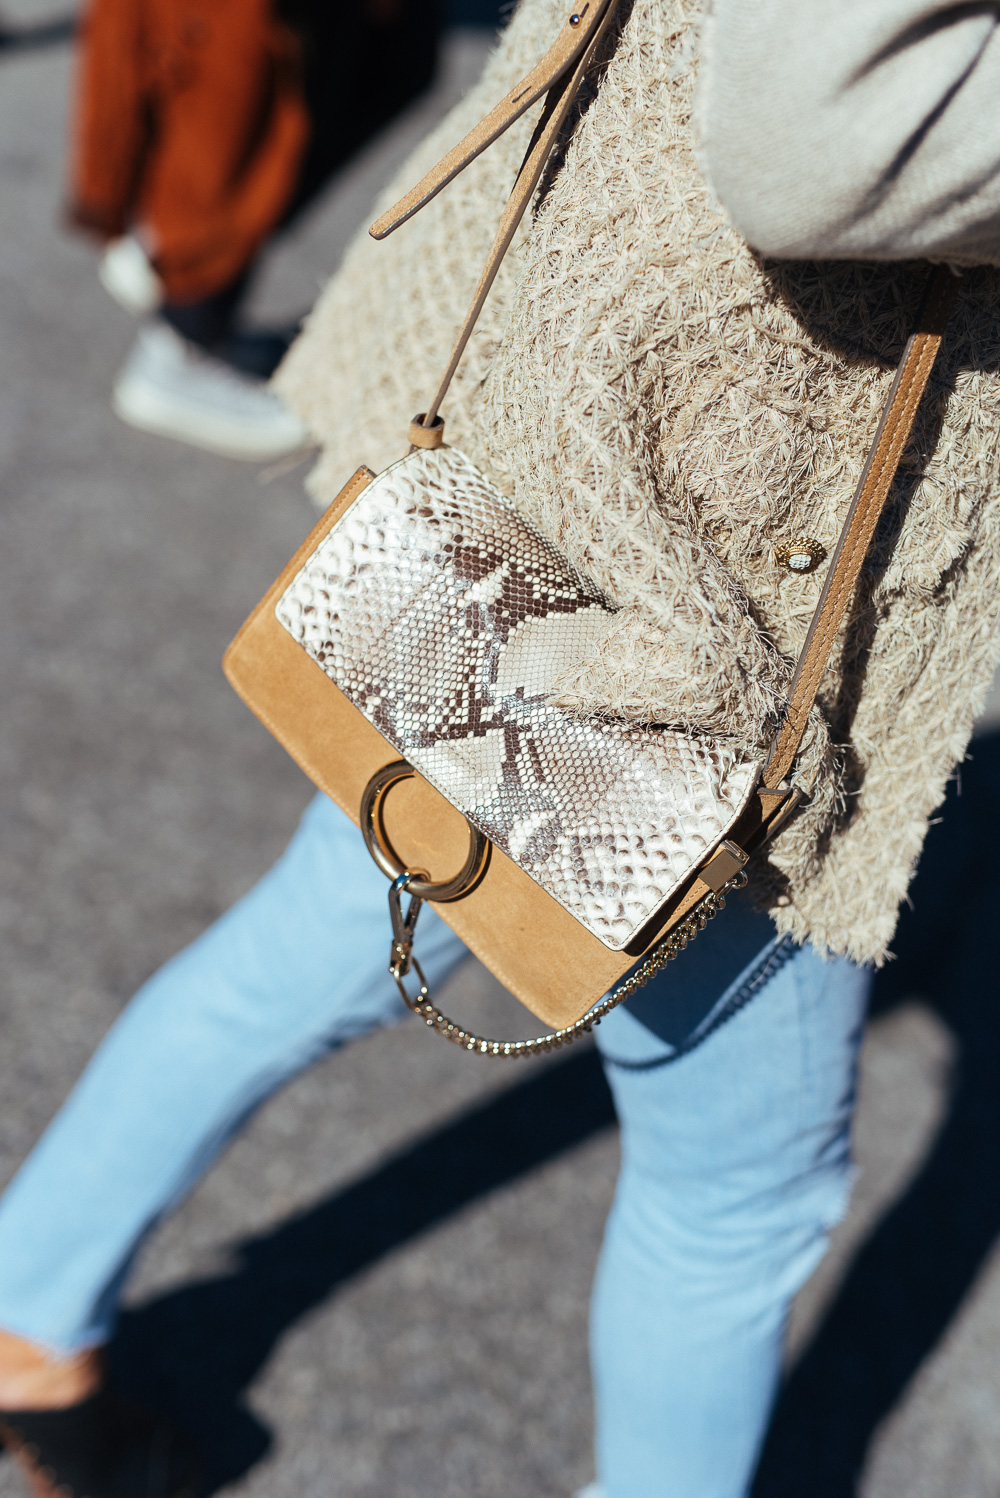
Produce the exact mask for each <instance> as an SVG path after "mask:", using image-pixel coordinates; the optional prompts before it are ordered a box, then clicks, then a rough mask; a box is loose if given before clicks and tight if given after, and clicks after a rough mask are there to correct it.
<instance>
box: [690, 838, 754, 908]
mask: <svg viewBox="0 0 1000 1498" xmlns="http://www.w3.org/2000/svg"><path fill="white" fill-rule="evenodd" d="M749 857H750V855H749V854H748V853H744V851H743V849H742V848H741V847H740V846H739V844H738V843H734V842H731V841H730V839H729V838H726V839H725V841H724V842H721V843H720V844H719V846H718V848H716V850H715V852H714V853H713V855H712V857H711V858H710V859H709V860H708V863H706V864H705V865H704V867H703V868H700V869H699V870H698V878H699V879H700V880H701V882H702V884H707V885H708V887H709V889H714V890H715V892H716V894H718V893H719V892H720V890H723V889H725V887H726V885H727V884H730V883H731V882H732V881H733V880H734V879H736V878H737V877H738V876H739V875H740V874H742V873H743V869H744V867H745V866H746V864H747V862H748V861H749ZM742 883H744V884H745V883H746V875H745V874H744V875H743V880H742Z"/></svg>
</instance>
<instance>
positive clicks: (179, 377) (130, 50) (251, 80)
mask: <svg viewBox="0 0 1000 1498" xmlns="http://www.w3.org/2000/svg"><path fill="white" fill-rule="evenodd" d="M284 4H285V9H283V10H279V8H278V3H277V0H212V4H211V5H207V4H206V3H205V0H89V7H88V9H87V12H86V14H85V18H84V22H83V27H82V33H81V40H82V47H81V58H80V67H79V73H78V85H77V100H76V112H75V126H74V139H73V148H72V159H71V167H70V200H69V218H70V221H71V222H72V223H73V224H75V225H76V226H77V227H79V228H81V229H83V230H85V231H87V232H89V233H90V234H92V235H94V236H96V237H97V238H98V239H99V240H100V241H101V242H102V243H103V245H104V247H105V249H104V257H103V260H102V266H101V279H102V281H103V282H104V284H105V286H106V287H107V288H108V290H109V291H111V293H112V295H114V296H115V297H116V298H117V299H118V300H119V301H121V302H123V304H125V305H126V306H128V307H129V308H130V309H131V310H133V311H140V312H147V313H154V314H155V315H154V316H152V317H151V318H150V320H149V321H148V322H146V324H145V325H144V326H143V327H142V328H141V330H140V333H139V336H138V339H137V341H136V344H135V347H134V348H133V350H132V352H131V354H130V355H129V358H128V360H127V362H126V364H125V366H124V368H123V370H122V371H121V374H120V375H119V378H118V380H117V383H116V385H115V388H114V393H113V396H112V404H113V406H114V408H115V410H116V411H117V413H118V415H119V416H120V417H122V419H123V420H125V421H127V422H129V423H130V424H131V425H133V426H137V427H140V428H142V429H144V430H148V431H155V432H159V433H162V434H165V435H168V436H172V437H175V438H179V439H180V440H182V441H186V442H190V443H194V444H195V445H197V446H200V447H205V448H208V449H210V450H212V451H216V452H222V453H225V454H228V455H230V456H236V457H246V458H268V457H274V456H278V455H280V454H281V453H284V452H288V451H291V450H293V449H294V448H296V447H298V446H300V445H301V444H302V443H303V441H304V440H305V431H304V429H303V428H302V426H301V424H300V423H299V421H298V420H297V418H295V417H294V416H292V414H291V412H289V411H288V410H286V408H285V407H284V406H283V405H282V403H281V401H280V400H279V398H278V397H277V396H276V395H275V394H274V393H273V392H272V391H270V390H269V389H268V388H267V386H266V384H265V377H266V376H267V375H269V374H270V373H271V370H272V368H273V366H274V364H275V363H276V361H277V358H278V357H279V356H280V353H281V352H282V351H283V344H282V342H281V340H280V339H277V338H275V337H271V338H270V339H267V338H260V337H258V338H257V339H256V340H253V339H250V338H248V337H247V336H246V335H242V336H241V335H240V334H239V333H238V332H237V331H236V330H235V327H234V321H235V315H236V313H237V311H238V308H239V304H240V302H241V300H242V297H243V294H244V292H245V290H246V288H247V285H248V282H249V279H250V275H251V272H252V268H253V265H254V262H255V261H256V259H257V257H258V255H259V253H260V251H261V249H262V247H263V245H264V244H265V242H266V241H267V239H268V238H269V236H270V235H271V234H272V233H273V232H274V231H275V230H276V229H277V228H279V227H280V226H281V225H282V224H283V223H284V222H287V221H288V219H289V218H290V216H291V215H293V214H294V213H295V212H297V211H299V209H301V207H302V206H303V205H304V203H305V202H306V201H307V200H308V199H309V198H310V197H311V196H312V195H314V194H315V192H316V191H317V190H318V188H319V187H320V186H322V185H323V183H324V182H325V180H326V178H327V177H328V176H329V174H330V172H331V170H332V169H333V167H334V166H336V165H339V164H340V162H342V161H343V160H344V159H346V157H347V156H349V155H350V154H351V153H352V151H353V150H355V149H357V147H358V146H359V145H360V144H361V143H362V142H363V140H364V138H365V137H366V136H367V135H369V134H370V133H371V132H372V130H373V129H375V128H377V127H378V125H380V124H382V123H383V122H384V121H385V119H387V118H389V117H391V115H392V114H393V113H395V112H396V111H397V110H398V109H399V108H400V107H401V105H402V104H404V103H406V102H407V101H408V99H409V98H412V97H413V96H414V94H416V93H418V92H419V91H420V90H421V89H422V88H423V87H424V86H425V85H426V83H427V82H428V81H429V79H430V77H431V75H432V73H433V68H434V62H435V58H436V47H437V37H438V29H439V28H438V26H437V18H436V14H435V13H434V11H433V9H432V7H433V4H434V0H355V3H354V4H353V5H350V6H339V5H338V6H337V7H335V8H334V7H330V6H329V5H328V4H324V3H323V0H284ZM332 9H335V10H336V15H331V14H329V12H330V11H331V10H332ZM415 43H416V44H415ZM374 62H377V64H378V68H379V73H378V76H379V78H380V88H379V89H378V90H371V89H370V88H369V89H368V90H367V93H363V92H362V90H361V88H360V85H359V81H358V80H359V75H362V74H367V73H368V69H369V67H370V66H371V65H372V63H374ZM373 95H374V98H373V97H372V96H373Z"/></svg>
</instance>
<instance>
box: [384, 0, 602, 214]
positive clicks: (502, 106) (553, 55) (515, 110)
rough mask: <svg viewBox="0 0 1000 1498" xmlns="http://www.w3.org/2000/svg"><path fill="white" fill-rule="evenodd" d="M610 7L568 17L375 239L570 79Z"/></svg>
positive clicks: (592, 0) (593, 2)
mask: <svg viewBox="0 0 1000 1498" xmlns="http://www.w3.org/2000/svg"><path fill="white" fill-rule="evenodd" d="M611 8H612V9H613V7H611ZM608 9H609V0H586V3H585V4H584V5H581V7H580V9H579V10H578V11H574V12H573V14H572V15H570V16H568V17H567V18H566V20H565V21H564V23H563V25H562V28H561V29H560V32H559V35H558V36H557V37H556V39H555V41H554V42H553V43H552V46H551V47H550V48H549V50H548V51H547V52H546V54H545V56H544V57H543V58H542V60H541V61H540V62H537V63H536V64H535V66H534V67H533V68H532V70H531V72H530V73H529V74H528V75H527V77H525V78H522V79H521V81H520V83H518V84H515V86H514V87H513V88H512V89H511V91H510V93H509V94H508V95H507V96H506V98H504V99H501V100H500V103H499V104H498V105H497V106H496V108H495V109H491V110H490V112H489V114H488V115H487V116H486V118H485V119H482V120H480V121H479V124H478V125H476V126H475V128H474V129H472V130H470V131H469V133H468V135H467V136H466V137H465V139H464V140H460V141H459V143H458V145H457V146H453V147H452V149H451V150H450V151H449V152H448V154H447V156H444V157H442V159H441V160H440V161H439V162H438V164H437V166H433V167H431V169H430V171H429V172H428V173H427V175H426V176H425V177H423V178H422V179H421V181H419V182H418V183H417V185H416V187H412V188H411V189H410V191H409V192H408V193H407V194H406V195H405V197H402V198H400V200H399V202H398V203H396V204H394V205H393V207H392V208H390V209H389V210H388V212H386V213H383V214H382V217H381V218H377V219H376V220H375V222H374V223H373V224H372V226H371V228H370V229H369V230H368V232H369V234H370V235H371V236H372V238H373V239H385V237H386V236H387V235H388V234H391V233H392V231H393V230H394V229H398V228H399V226H400V224H405V223H406V220H407V219H408V218H412V217H413V215H414V214H415V213H418V212H419V211H420V209H421V208H423V206H424V204H425V203H429V202H430V200H431V198H435V197H437V195H438V193H439V192H440V191H441V189H442V188H443V187H447V185H448V183H449V182H451V181H453V179H454V178H455V177H457V176H458V174H459V172H460V171H462V169H463V168H464V167H467V166H468V165H469V162H470V161H475V159H476V157H477V156H480V155H482V153H483V151H485V150H486V148H487V147H488V146H491V145H492V144H493V142H494V141H495V140H499V138H500V136H501V135H503V133H504V131H505V130H509V129H510V127H511V125H513V124H514V122H515V120H519V119H520V118H521V116H522V114H524V113H525V111H526V110H528V109H530V108H531V106H532V104H534V103H536V102H537V101H538V100H539V99H540V98H541V97H542V95H543V94H545V93H548V91H549V89H550V88H552V86H553V85H554V84H555V83H557V82H558V81H559V80H560V79H565V78H566V77H567V76H568V75H569V73H570V71H571V70H572V69H573V67H574V65H575V64H576V63H578V62H579V60H580V58H581V57H582V55H583V53H584V52H586V51H588V50H589V48H590V46H591V44H592V43H593V41H594V40H595V33H596V31H597V30H598V28H599V26H600V23H601V21H602V19H603V18H604V15H605V14H606V12H607V11H608Z"/></svg>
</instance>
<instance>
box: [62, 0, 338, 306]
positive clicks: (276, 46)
mask: <svg viewBox="0 0 1000 1498" xmlns="http://www.w3.org/2000/svg"><path fill="white" fill-rule="evenodd" d="M300 52H301V47H300V43H299V40H298V38H297V36H296V35H295V33H294V32H293V31H292V30H291V29H290V28H289V27H288V26H286V25H285V24H283V23H282V22H281V21H279V20H278V18H277V16H276V15H275V13H274V9H273V5H272V0H90V3H89V7H88V10H87V13H86V15H85V18H84V22H83V29H82V47H81V55H80V63H79V73H78V85H77V100H76V113H75V126H74V139H73V145H72V156H71V168H70V170H71V184H70V209H69V211H70V217H71V219H72V220H73V222H75V223H76V224H77V225H79V226H80V227H82V228H85V229H88V230H90V231H92V232H94V233H96V234H98V235H99V236H101V237H102V238H112V237H114V236H116V235H119V234H122V233H124V232H125V231H126V230H128V229H137V230H138V231H140V236H141V238H142V240H143V243H144V245H145V247H146V250H147V252H148V253H149V254H150V256H151V259H152V261H153V263H154V265H155V267H156V269H157V272H158V273H159V275H160V277H161V279H162V281H163V283H164V286H165V288H166V295H167V299H168V300H169V301H171V302H176V303H185V302H195V301H200V300H202V299H203V298H205V297H209V296H212V295H213V294H214V293H216V292H218V291H220V290H222V289H223V288H224V287H226V286H228V285H229V284H230V283H231V282H233V281H234V280H235V279H236V278H237V277H238V276H239V275H240V274H241V272H242V271H244V270H245V269H246V268H247V267H248V266H249V265H250V264H251V262H252V261H253V259H254V256H255V255H256V253H257V251H258V249H259V248H260V246H261V244H262V243H263V241H264V240H265V239H266V238H267V236H268V234H269V233H270V232H271V230H272V229H273V228H274V227H275V225H276V224H277V223H278V222H279V220H280V219H281V217H282V214H283V212H284V210H285V208H286V207H287V205H288V203H289V201H290V199H291V197H292V194H293V192H294V190H295V186H296V182H297V179H298V172H299V167H300V164H301V161H302V158H303V155H304V152H305V149H306V145H307V143H308V138H309V121H308V116H307V112H306V105H305V99H304V94H303V83H302V59H301V56H300Z"/></svg>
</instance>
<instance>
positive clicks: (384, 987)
mask: <svg viewBox="0 0 1000 1498" xmlns="http://www.w3.org/2000/svg"><path fill="white" fill-rule="evenodd" d="M387 888H388V886H387V883H386V880H385V878H384V877H383V875H382V874H380V873H379V871H378V870H377V869H376V868H375V865H374V864H373V863H372V861H371V859H370V858H369V856H368V853H367V851H366V849H365V847H364V844H363V842H362V840H361V837H360V836H359V834H358V833H357V831H356V830H355V828H354V827H353V826H352V825H351V824H350V822H349V821H348V819H347V818H346V817H345V816H344V815H343V813H342V812H340V811H338V809H337V808H336V807H335V806H334V805H333V804H332V803H331V802H330V801H328V800H327V799H326V797H324V796H317V797H316V798H315V799H314V800H313V801H312V802H311V803H310V805H309V807H308V809H307V810H306V813H305V815H304V816H303V818H302V822H301V823H300V826H299V828H298V831H297V832H296V834H295V837H294V838H293V839H292V842H291V843H290V845H289V847H288V849H287V850H286V852H285V854H284V855H283V857H282V858H281V859H279V861H278V862H277V863H276V864H275V866H274V867H273V868H272V869H271V870H270V872H269V873H268V874H266V875H265V876H264V878H263V879H262V880H261V881H260V883H259V884H257V885H256V886H255V888H254V889H252V890H251V891H250V893H249V894H248V895H247V896H246V897H245V898H244V899H243V900H241V901H239V903H238V904H236V905H235V906H234V907H233V908H232V909H231V910H230V911H229V912H228V913H227V914H226V915H224V916H223V917H222V918H221V919H220V920H219V921H217V922H216V923H215V925H213V926H212V927H211V928H210V929H209V930H208V931H206V932H205V933H204V935H203V936H201V937H200V938H199V939H198V940H197V941H195V942H194V943H193V944H192V945H191V946H190V947H188V948H187V949H186V950H185V951H183V952H181V953H180V954H179V955H178V956H177V957H175V958H174V959H173V960H172V961H171V962H168V963H167V964H166V966H165V967H163V968H161V969H160V971H159V972H158V973H156V974H155V975H154V976H153V977H152V978H151V979H150V980H149V982H148V983H146V984H145V985H144V987H143V988H142V989H140V991H139V993H138V994H137V995H136V997H135V998H134V999H133V1000H132V1002H131V1004H130V1005H129V1006H128V1008H127V1009H126V1010H125V1011H124V1013H123V1014H122V1016H121V1018H120V1019H119V1020H118V1021H117V1022H116V1024H115V1025H114V1026H113V1027H112V1029H111V1030H110V1032H109V1033H108V1035H107V1037H106V1039H105V1040H104V1042H103V1043H102V1045H101V1046H100V1048H99V1049H98V1051H97V1052H96V1054H95V1055H94V1057H93V1059H92V1060H91V1062H90V1064H89V1065H88V1067H87V1068H86V1070H85V1071H84V1073H83V1076H82V1077H81V1078H80V1081H79V1082H78V1083H77V1085H76V1087H75V1089H74V1090H73V1092H72V1093H71V1095H70V1097H69V1099H68V1100H67V1102H66V1103H65V1105H64V1106H63V1108H62V1109H61V1111H60V1112H59V1113H58V1115H57V1116H56V1118H55V1119H54V1121H53V1122H52V1124H51V1125H50V1126H49V1128H48V1130H47V1131H46V1133H45V1134H44V1136H43V1137H42V1139H41V1141H40V1142H39V1144H38V1146H37V1147H36V1149H35V1150H34V1151H33V1153H32V1154H31V1156H30V1157H29V1159H28V1160H27V1161H26V1163H25V1164H24V1166H23V1167H22V1168H21V1170H20V1172H19V1173H18V1175H17V1176H16V1177H15V1179H14V1181H13V1182H12V1183H11V1185H10V1187H9V1188H8V1190H7V1192H6V1194H5V1195H4V1197H3V1200H2V1202H0V1326H2V1327H4V1328H6V1329H7V1330H8V1331H12V1332H16V1333H19V1334H20V1335H22V1336H25V1337H30V1338H32V1339H33V1340H35V1341H38V1342H41V1343H44V1344H47V1345H48V1346H51V1347H53V1348H56V1349H66V1350H69V1349H72V1348H77V1347H81V1346H85V1345H88V1344H90V1343H94V1342H100V1341H103V1340H105V1339H106V1338H107V1337H108V1335H109V1334H110V1332H111V1329H112V1326H113V1320H114V1313H115V1303H116V1300H117V1295H118V1291H119V1289H120V1285H121V1281H122V1279H123V1277H124V1275H125V1273H126V1272H127V1269H128V1267H129V1264H130V1262H131V1259H132V1257H133V1255H134V1253H135V1250H136V1247H137V1245H138V1244H139V1242H140V1241H141V1239H142V1238H143V1237H144V1235H145V1234H146V1233H147V1232H148V1231H149V1230H150V1229H151V1227H152V1226H153V1225H154V1224H155V1223H156V1221H157V1219H158V1218H159V1217H160V1216H162V1214H163V1213H164V1212H165V1211H166V1210H168V1209H169V1208H170V1207H171V1206H172V1205H173V1204H174V1203H176V1202H177V1200H178V1199H179V1198H180V1197H181V1196H183V1195H184V1193H185V1192H186V1191H188V1190H189V1189H190V1187H191V1186H192V1185H193V1184H194V1182H195V1181H196V1180H197V1179H198V1177H199V1176H200V1175H201V1174H202V1173H203V1172H204V1171H205V1170H206V1169H207V1167H208V1166H209V1165H210V1164H211V1162H212V1161H213V1160H214V1159H215V1157H216V1156H217V1155H218V1153H219V1151H220V1150H221V1149H222V1148H223V1146H224V1145H225V1144H226V1142H227V1141H228V1140H229V1138H230V1137H231V1136H232V1134H233V1132H234V1131H235V1130H236V1129H237V1128H238V1127H239V1126H240V1124H241V1123H242V1122H243V1121H244V1120H245V1119H246V1117H247V1115H248V1114H249V1113H251V1112H252V1111H253V1109H255V1108H256V1107H257V1106H258V1105H259V1104H260V1103H261V1102H262V1101H263V1100H264V1099H265V1098H266V1097H267V1096H268V1095H269V1094H270V1093H271V1092H273V1091H274V1089H275V1088H276V1087H278V1086H280V1085H281V1084H282V1083H283V1082H285V1081H286V1080H287V1079H288V1078H289V1077H290V1076H292V1075H293V1074H294V1073H296V1072H298V1071H300V1070H301V1069H302V1068H303V1067H305V1066H307V1065H308V1064H309V1063H310V1062H311V1061H314V1060H316V1059H317V1058H318V1057H319V1056H321V1055H322V1054H323V1053H324V1052H325V1051H327V1050H329V1049H331V1048H332V1047H335V1046H337V1045H340V1044H341V1043H343V1042H344V1041H346V1040H349V1039H351V1038H352V1037H354V1036H357V1035H361V1034H363V1033H364V1032H365V1031H368V1030H371V1029H373V1028H375V1027H376V1026H379V1025H384V1024H389V1023H392V1022H394V1021H396V1020H398V1019H400V1018H402V1017H403V1015H405V1013H406V1012H407V1011H406V1010H405V1009H404V1007H403V1004H402V1001H401V1000H400V998H399V996H398V993H397V991H396V987H395V984H394V983H393V981H392V979H391V978H390V977H389V975H388V972H387V971H386V964H387V960H388V953H389V917H388V908H387V903H386V892H387ZM418 940H419V950H420V960H421V963H422V965H423V967H424V970H425V972H426V973H427V976H428V979H429V981H431V982H432V983H434V984H435V985H436V984H438V983H440V982H441V981H442V979H443V978H444V977H445V975H446V974H447V973H448V972H449V971H450V970H451V968H453V967H454V966H455V964H456V963H458V962H460V961H461V960H462V958H463V957H464V956H465V955H466V949H465V947H464V946H463V945H462V943H461V942H460V941H459V939H458V938H457V937H456V936H455V935H454V934H453V933H452V932H451V931H450V930H449V929H448V927H447V926H445V924H444V922H443V921H441V920H440V919H439V918H438V917H437V916H436V915H435V914H434V913H433V911H431V910H429V909H426V908H425V910H424V911H423V912H422V914H421V919H420V932H419V937H418Z"/></svg>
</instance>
